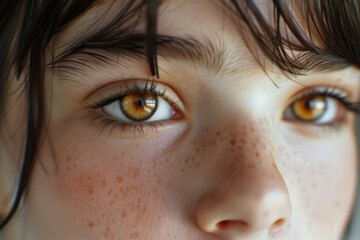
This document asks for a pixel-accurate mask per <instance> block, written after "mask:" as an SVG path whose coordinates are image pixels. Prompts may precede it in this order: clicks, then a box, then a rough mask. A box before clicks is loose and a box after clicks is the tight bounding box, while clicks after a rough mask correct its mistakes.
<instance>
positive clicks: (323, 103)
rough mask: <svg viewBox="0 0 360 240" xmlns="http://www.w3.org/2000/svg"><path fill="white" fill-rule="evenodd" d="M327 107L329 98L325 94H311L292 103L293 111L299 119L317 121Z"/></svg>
mask: <svg viewBox="0 0 360 240" xmlns="http://www.w3.org/2000/svg"><path fill="white" fill-rule="evenodd" d="M326 108H327V98H326V97H323V96H309V97H305V98H302V99H300V100H297V101H295V102H294V103H293V105H292V111H293V113H294V116H295V117H296V118H297V119H300V120H303V121H316V120H318V119H319V118H321V117H322V116H323V115H324V114H325V112H326Z"/></svg>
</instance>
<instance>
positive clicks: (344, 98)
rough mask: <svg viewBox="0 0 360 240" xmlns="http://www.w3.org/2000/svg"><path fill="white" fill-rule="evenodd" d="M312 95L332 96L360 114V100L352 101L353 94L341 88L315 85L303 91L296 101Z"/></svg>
mask: <svg viewBox="0 0 360 240" xmlns="http://www.w3.org/2000/svg"><path fill="white" fill-rule="evenodd" d="M312 96H322V97H330V98H334V99H336V100H337V101H339V102H340V103H341V104H342V105H343V106H344V107H345V108H346V109H347V110H349V111H351V112H354V113H356V114H360V102H351V100H350V99H351V94H350V93H348V92H345V91H344V90H340V89H339V88H334V87H314V88H310V89H307V90H305V91H303V92H302V93H301V94H300V96H298V97H297V98H295V100H294V101H293V102H295V101H298V100H300V99H302V98H306V97H312Z"/></svg>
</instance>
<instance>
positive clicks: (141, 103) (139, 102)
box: [120, 93, 158, 121]
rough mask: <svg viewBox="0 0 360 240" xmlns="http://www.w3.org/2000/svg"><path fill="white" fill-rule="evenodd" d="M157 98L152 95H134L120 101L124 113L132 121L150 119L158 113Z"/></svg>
mask: <svg viewBox="0 0 360 240" xmlns="http://www.w3.org/2000/svg"><path fill="white" fill-rule="evenodd" d="M157 105H158V101H157V96H156V95H154V94H151V93H132V94H129V95H126V96H124V97H123V98H122V99H121V101H120V107H121V109H122V111H123V113H124V114H125V115H126V117H128V118H129V119H131V120H132V121H144V120H147V119H149V118H150V117H151V116H152V115H153V114H154V113H155V111H156V108H157Z"/></svg>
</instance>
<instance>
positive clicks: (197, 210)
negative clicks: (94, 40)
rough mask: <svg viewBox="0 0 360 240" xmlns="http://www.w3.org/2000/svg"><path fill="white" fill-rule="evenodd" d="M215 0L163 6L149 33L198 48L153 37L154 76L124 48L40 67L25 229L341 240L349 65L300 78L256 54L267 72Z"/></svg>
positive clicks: (351, 176) (349, 157) (347, 189)
mask: <svg viewBox="0 0 360 240" xmlns="http://www.w3.org/2000/svg"><path fill="white" fill-rule="evenodd" d="M118 5H120V4H118V3H117V4H115V6H114V7H112V9H111V10H110V12H109V13H107V15H106V19H105V20H104V22H106V21H108V19H110V18H111V16H112V15H111V14H116V11H115V10H116V9H118ZM104 6H107V5H106V4H105V5H102V6H101V7H99V8H97V10H95V9H93V10H92V11H90V12H89V13H88V14H85V15H83V16H82V17H81V19H80V20H79V21H77V22H75V23H74V24H73V25H72V26H71V27H70V28H68V29H67V30H65V31H64V32H62V33H60V34H59V35H58V36H57V37H56V39H55V40H54V44H55V47H59V48H56V53H55V54H60V51H61V49H63V47H64V46H66V44H68V43H70V42H72V41H74V40H75V39H76V38H78V37H79V36H80V35H82V34H84V35H86V33H87V32H88V31H92V30H93V29H94V28H98V27H101V25H102V22H101V21H98V20H97V19H98V16H102V14H103V11H104V9H105V7H104ZM220 6H221V4H219V3H217V4H216V3H215V1H205V0H202V1H175V0H174V1H171V0H169V1H166V2H165V3H164V4H163V5H162V7H161V8H160V11H159V26H158V32H159V33H160V34H163V35H170V36H176V37H179V38H184V39H188V38H189V37H191V38H193V39H196V40H197V41H198V42H199V43H197V44H195V47H196V46H197V50H199V53H196V54H195V55H193V56H191V58H190V56H189V54H186V52H184V50H181V49H184V48H181V47H179V46H177V45H176V46H175V47H173V48H171V46H170V45H166V44H165V45H164V46H163V47H159V49H158V55H159V68H160V79H159V80H156V82H157V84H156V86H155V85H154V84H153V83H152V82H151V81H146V80H149V70H148V66H147V63H146V62H145V61H143V60H139V59H138V58H134V57H132V56H127V57H124V56H123V55H121V56H118V57H117V56H114V57H113V58H112V59H113V60H112V61H111V62H110V63H107V64H105V63H99V61H95V60H94V59H89V58H88V57H86V56H77V57H75V56H74V58H77V61H83V62H85V63H86V64H87V65H88V66H82V65H81V64H77V63H74V64H73V63H70V64H69V63H68V64H67V66H68V67H69V68H67V69H64V70H63V71H62V72H61V73H60V72H58V71H56V70H55V71H54V72H51V71H50V70H49V71H47V72H46V74H45V82H46V84H47V90H48V92H47V95H48V96H49V99H50V95H51V97H52V100H51V104H49V106H50V105H51V114H50V115H49V116H50V117H49V120H50V124H49V128H48V134H47V135H48V137H47V138H46V139H45V141H44V143H43V144H42V147H41V150H40V152H39V159H40V162H41V164H40V162H37V164H36V166H35V169H34V172H33V178H32V182H31V184H30V186H31V187H30V189H29V192H28V194H27V197H26V199H27V200H26V203H25V208H24V209H25V210H24V212H23V214H24V219H25V225H24V226H25V227H26V229H25V230H24V234H25V236H26V238H27V239H52V240H56V239H157V240H158V239H164V240H165V239H179V240H180V239H231V240H232V239H336V238H340V236H341V234H342V232H343V231H344V228H345V227H346V223H347V221H348V219H349V216H350V213H351V209H352V204H353V199H354V193H355V183H356V174H357V173H356V169H357V167H356V152H355V146H354V136H353V132H354V129H353V116H352V115H350V114H349V113H348V112H347V111H345V107H344V105H343V104H341V103H340V100H336V97H335V93H336V94H337V95H340V96H344V95H346V94H347V93H351V94H352V98H351V99H350V100H356V98H357V92H358V91H357V90H358V89H359V88H358V87H359V86H358V82H357V81H354V78H356V77H357V75H358V72H357V70H355V69H353V68H349V69H344V70H341V71H340V70H339V71H333V72H321V71H314V72H312V73H311V74H308V75H305V76H301V77H299V78H298V79H296V80H297V81H301V83H302V84H299V83H296V82H295V81H294V79H293V80H290V79H289V78H287V77H286V76H284V75H283V74H281V73H280V71H279V70H277V69H276V67H275V66H271V63H269V62H267V63H266V65H267V67H268V68H272V69H271V71H269V72H268V74H265V73H264V72H263V71H262V70H261V68H260V66H259V64H258V63H257V62H256V61H255V60H254V58H253V57H252V55H251V54H250V52H249V51H248V50H247V47H246V46H245V44H244V42H243V40H242V37H241V35H240V34H239V32H238V29H237V28H236V27H237V26H236V24H235V23H234V22H233V19H232V18H230V17H229V14H228V13H227V14H225V12H224V8H223V7H220ZM140 25H141V24H140ZM88 26H91V27H90V28H88ZM139 29H142V26H139ZM192 42H195V41H192ZM183 44H185V43H183ZM200 44H203V45H205V46H204V47H203V46H200ZM190 45H191V44H189V46H186V48H187V49H189V48H191V47H194V46H190ZM210 46H213V48H211V49H207V48H209V47H210ZM169 48H171V49H170V50H169ZM201 49H202V50H201ZM203 51H204V52H203ZM258 54H260V51H258ZM71 67H74V68H71ZM51 78H52V80H51ZM50 83H51V84H50ZM146 83H147V87H146V86H145V84H146ZM274 83H276V84H277V85H278V87H277V86H276V85H275V84H274ZM136 87H137V88H139V89H140V90H138V91H137V92H136V91H135V92H134V89H135V88H136ZM154 87H155V89H153V88H154ZM50 89H51V90H50ZM164 90H166V92H165V93H164ZM126 91H128V92H129V91H130V92H131V91H132V92H133V93H130V94H129V95H128V96H127V97H124V98H123V99H122V102H121V103H120V102H119V101H117V102H115V103H111V101H107V102H105V100H109V98H112V97H114V96H116V95H119V94H123V95H124V94H125V92H126ZM309 93H312V94H313V93H316V94H317V95H316V94H315V95H316V96H311V97H309V98H307V99H306V97H304V96H305V94H308V95H309ZM320 93H326V94H327V95H330V93H331V94H332V95H331V97H327V96H325V97H324V96H321V94H320ZM339 93H340V94H339ZM156 95H159V96H157V97H156ZM313 95H314V94H313ZM104 99H105V100H104ZM134 99H135V100H134ZM304 99H305V100H304ZM140 100H146V101H140ZM302 100H303V101H302ZM306 100H308V101H307V102H306ZM304 101H305V103H304ZM48 102H49V103H50V100H48ZM99 102H100V103H102V105H104V106H103V107H102V108H101V109H96V108H94V107H93V106H94V105H96V104H97V105H99V104H100V103H99ZM174 102H176V104H175V103H174ZM292 103H295V104H293V105H291V104H292ZM141 104H143V105H141ZM120 105H121V107H120ZM89 106H91V107H89ZM309 109H310V110H309ZM121 111H123V114H121ZM151 114H154V115H152V116H151V117H150V118H149V119H148V120H145V121H142V120H141V119H146V118H148V117H149V116H150V115H151ZM129 118H133V119H140V120H141V121H139V122H137V123H127V122H126V121H129V120H128V119H129ZM114 119H115V120H116V121H113V120H114ZM300 119H303V120H300ZM155 129H156V130H155Z"/></svg>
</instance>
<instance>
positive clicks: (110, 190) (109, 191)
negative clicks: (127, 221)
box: [107, 188, 113, 196]
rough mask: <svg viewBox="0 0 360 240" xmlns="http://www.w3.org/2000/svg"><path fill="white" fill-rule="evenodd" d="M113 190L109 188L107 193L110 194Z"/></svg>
mask: <svg viewBox="0 0 360 240" xmlns="http://www.w3.org/2000/svg"><path fill="white" fill-rule="evenodd" d="M112 191H113V190H112V189H111V188H110V189H109V190H108V192H107V195H108V196H110V195H111V194H112Z"/></svg>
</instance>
